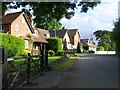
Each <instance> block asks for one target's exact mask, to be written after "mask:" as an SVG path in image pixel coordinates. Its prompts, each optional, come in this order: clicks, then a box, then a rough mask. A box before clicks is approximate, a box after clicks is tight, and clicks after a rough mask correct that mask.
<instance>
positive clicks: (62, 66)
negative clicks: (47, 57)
mask: <svg viewBox="0 0 120 90" xmlns="http://www.w3.org/2000/svg"><path fill="white" fill-rule="evenodd" d="M78 58H79V57H70V58H66V60H64V61H63V62H62V63H60V64H55V65H54V66H53V67H52V70H54V71H65V70H68V69H69V68H70V67H71V66H72V64H73V63H74V62H75V61H76V60H77V59H78Z"/></svg>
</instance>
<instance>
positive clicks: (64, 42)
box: [63, 39, 67, 51]
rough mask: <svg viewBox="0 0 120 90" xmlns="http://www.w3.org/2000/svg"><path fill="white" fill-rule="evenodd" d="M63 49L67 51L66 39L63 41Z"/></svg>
mask: <svg viewBox="0 0 120 90" xmlns="http://www.w3.org/2000/svg"><path fill="white" fill-rule="evenodd" d="M63 50H64V51H67V41H66V39H65V40H64V41H63Z"/></svg>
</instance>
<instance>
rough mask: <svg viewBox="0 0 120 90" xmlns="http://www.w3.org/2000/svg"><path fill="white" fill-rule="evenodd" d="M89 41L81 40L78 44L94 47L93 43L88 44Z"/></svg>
mask: <svg viewBox="0 0 120 90" xmlns="http://www.w3.org/2000/svg"><path fill="white" fill-rule="evenodd" d="M88 41H89V39H81V40H80V42H81V44H82V45H83V46H89V47H96V45H95V43H94V42H88Z"/></svg>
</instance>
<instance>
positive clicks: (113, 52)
mask: <svg viewBox="0 0 120 90" xmlns="http://www.w3.org/2000/svg"><path fill="white" fill-rule="evenodd" d="M95 54H116V51H96V52H95Z"/></svg>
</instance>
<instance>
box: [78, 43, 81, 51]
mask: <svg viewBox="0 0 120 90" xmlns="http://www.w3.org/2000/svg"><path fill="white" fill-rule="evenodd" d="M77 53H81V48H80V43H79V42H78V44H77Z"/></svg>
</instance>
